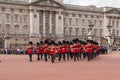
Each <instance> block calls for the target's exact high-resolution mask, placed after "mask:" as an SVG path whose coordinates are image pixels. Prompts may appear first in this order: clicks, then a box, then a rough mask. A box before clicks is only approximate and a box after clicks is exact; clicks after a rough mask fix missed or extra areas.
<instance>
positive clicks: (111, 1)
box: [64, 0, 120, 8]
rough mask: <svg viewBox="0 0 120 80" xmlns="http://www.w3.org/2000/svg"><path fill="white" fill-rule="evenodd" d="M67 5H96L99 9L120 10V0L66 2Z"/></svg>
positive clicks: (75, 0)
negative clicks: (113, 8) (105, 7)
mask: <svg viewBox="0 0 120 80" xmlns="http://www.w3.org/2000/svg"><path fill="white" fill-rule="evenodd" d="M64 3H66V4H74V5H83V6H88V5H95V6H98V7H104V6H107V7H117V8H120V0H64Z"/></svg>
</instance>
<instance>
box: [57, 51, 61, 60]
mask: <svg viewBox="0 0 120 80" xmlns="http://www.w3.org/2000/svg"><path fill="white" fill-rule="evenodd" d="M57 54H58V61H61V58H62V54H61V53H57Z"/></svg>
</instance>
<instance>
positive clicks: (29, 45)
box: [27, 42, 34, 62]
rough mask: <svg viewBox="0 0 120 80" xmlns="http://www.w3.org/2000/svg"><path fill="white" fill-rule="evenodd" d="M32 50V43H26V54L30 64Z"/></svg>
mask: <svg viewBox="0 0 120 80" xmlns="http://www.w3.org/2000/svg"><path fill="white" fill-rule="evenodd" d="M33 50H34V47H33V42H29V43H28V48H27V53H28V54H29V60H30V62H32V54H33Z"/></svg>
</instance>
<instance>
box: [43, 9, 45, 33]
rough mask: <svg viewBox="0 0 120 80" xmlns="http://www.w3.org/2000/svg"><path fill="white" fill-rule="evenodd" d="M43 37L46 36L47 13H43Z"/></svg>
mask: <svg viewBox="0 0 120 80" xmlns="http://www.w3.org/2000/svg"><path fill="white" fill-rule="evenodd" d="M43 35H45V11H43Z"/></svg>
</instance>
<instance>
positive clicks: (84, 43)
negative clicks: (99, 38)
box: [81, 41, 87, 59]
mask: <svg viewBox="0 0 120 80" xmlns="http://www.w3.org/2000/svg"><path fill="white" fill-rule="evenodd" d="M81 45H82V48H83V49H82V55H83V59H85V58H86V57H87V53H86V52H85V46H86V45H87V43H86V42H85V41H82V42H81Z"/></svg>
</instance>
